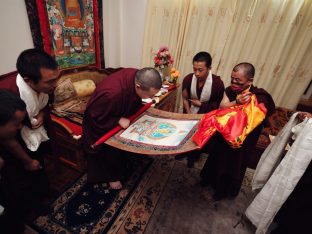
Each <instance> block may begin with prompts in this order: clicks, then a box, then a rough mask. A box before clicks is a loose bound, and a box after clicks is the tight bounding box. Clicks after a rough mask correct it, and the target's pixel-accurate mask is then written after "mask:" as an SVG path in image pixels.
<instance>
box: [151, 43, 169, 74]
mask: <svg viewBox="0 0 312 234" xmlns="http://www.w3.org/2000/svg"><path fill="white" fill-rule="evenodd" d="M154 63H155V68H159V69H164V67H169V66H170V65H172V64H173V58H172V56H171V55H170V53H169V49H168V47H167V46H162V47H160V49H159V50H158V52H157V54H156V56H155V57H154Z"/></svg>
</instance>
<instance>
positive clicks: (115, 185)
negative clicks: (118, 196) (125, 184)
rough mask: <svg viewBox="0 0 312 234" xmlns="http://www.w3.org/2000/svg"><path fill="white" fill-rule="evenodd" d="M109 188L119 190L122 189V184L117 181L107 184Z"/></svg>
mask: <svg viewBox="0 0 312 234" xmlns="http://www.w3.org/2000/svg"><path fill="white" fill-rule="evenodd" d="M109 186H110V187H111V188H112V189H121V188H122V184H121V182H120V181H119V180H118V181H113V182H109Z"/></svg>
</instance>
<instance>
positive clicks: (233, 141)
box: [192, 94, 267, 148]
mask: <svg viewBox="0 0 312 234" xmlns="http://www.w3.org/2000/svg"><path fill="white" fill-rule="evenodd" d="M266 113H267V109H266V108H265V106H264V104H263V103H260V104H259V103H258V101H257V98H256V96H255V95H254V94H253V95H252V96H251V100H250V102H249V103H246V104H243V105H235V106H232V107H229V108H223V109H218V110H214V111H211V112H209V113H207V114H205V115H204V116H203V118H202V119H201V121H200V123H199V126H198V130H197V132H196V133H195V134H194V136H193V138H192V139H193V141H194V142H195V143H196V144H197V145H198V146H199V147H200V148H202V147H203V146H204V145H205V144H206V143H207V141H208V140H209V139H210V138H211V137H212V135H213V134H214V133H215V132H216V131H218V132H220V133H221V135H222V136H223V138H224V139H225V140H226V142H228V143H229V145H230V146H231V147H232V148H240V147H241V146H242V144H243V142H244V140H245V138H246V137H247V135H248V134H249V133H250V132H252V130H253V129H255V128H256V127H257V126H258V125H259V124H261V123H262V121H263V120H264V118H265V115H266Z"/></svg>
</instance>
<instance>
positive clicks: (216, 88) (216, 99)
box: [182, 73, 224, 114]
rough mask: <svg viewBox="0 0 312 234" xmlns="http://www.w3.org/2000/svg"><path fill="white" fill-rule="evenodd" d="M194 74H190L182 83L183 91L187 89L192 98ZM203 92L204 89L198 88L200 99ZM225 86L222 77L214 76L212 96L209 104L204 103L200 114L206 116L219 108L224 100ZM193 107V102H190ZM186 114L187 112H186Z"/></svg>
mask: <svg viewBox="0 0 312 234" xmlns="http://www.w3.org/2000/svg"><path fill="white" fill-rule="evenodd" d="M192 77H193V73H190V74H188V75H187V76H186V77H185V78H184V80H183V83H182V90H184V89H186V90H187V93H188V95H189V97H191V85H192ZM202 91H203V87H201V88H198V87H197V88H196V93H197V97H198V98H199V99H200V95H201V93H202ZM223 92H224V84H223V81H222V80H221V78H220V76H215V75H212V87H211V96H210V100H209V101H208V102H205V103H202V105H201V107H200V108H199V110H198V112H197V113H198V114H204V113H207V112H209V111H212V110H215V109H218V108H219V105H220V102H221V101H222V98H223ZM189 105H190V106H191V102H189ZM184 113H186V112H185V110H184Z"/></svg>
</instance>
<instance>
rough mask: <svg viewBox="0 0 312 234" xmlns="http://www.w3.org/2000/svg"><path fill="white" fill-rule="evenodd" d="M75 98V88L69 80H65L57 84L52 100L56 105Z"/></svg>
mask: <svg viewBox="0 0 312 234" xmlns="http://www.w3.org/2000/svg"><path fill="white" fill-rule="evenodd" d="M75 96H76V92H75V88H74V86H73V83H72V82H71V80H70V79H65V80H62V81H60V82H58V83H57V86H56V88H55V90H54V100H55V102H56V103H58V102H62V101H65V100H67V99H69V98H72V97H75Z"/></svg>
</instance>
